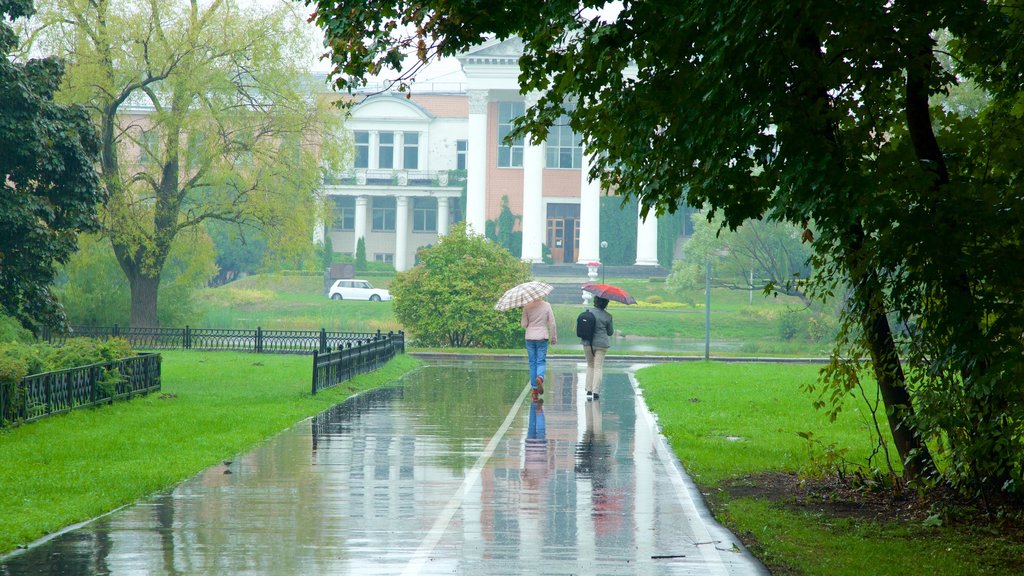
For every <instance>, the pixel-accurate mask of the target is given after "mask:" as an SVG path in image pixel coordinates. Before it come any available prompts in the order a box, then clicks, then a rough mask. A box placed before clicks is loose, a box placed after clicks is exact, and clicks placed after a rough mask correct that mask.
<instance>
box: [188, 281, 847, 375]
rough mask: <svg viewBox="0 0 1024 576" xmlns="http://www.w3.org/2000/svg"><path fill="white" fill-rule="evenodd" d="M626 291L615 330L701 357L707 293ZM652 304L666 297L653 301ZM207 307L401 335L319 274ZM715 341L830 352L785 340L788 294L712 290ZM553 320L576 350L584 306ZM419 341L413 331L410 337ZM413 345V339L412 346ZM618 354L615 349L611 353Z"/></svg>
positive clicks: (247, 287)
mask: <svg viewBox="0 0 1024 576" xmlns="http://www.w3.org/2000/svg"><path fill="white" fill-rule="evenodd" d="M367 279H369V280H370V281H371V282H373V284H374V285H376V286H380V287H387V286H389V285H390V282H391V277H389V276H372V275H371V276H368V277H367ZM609 282H615V283H618V284H621V285H622V286H624V287H626V289H627V290H629V291H630V293H631V294H634V296H635V297H636V298H637V299H638V300H640V302H641V303H640V305H637V306H624V305H620V304H618V303H612V304H611V305H610V306H609V312H611V313H612V315H613V316H614V317H615V329H616V331H617V332H619V333H620V334H621V335H622V336H624V337H625V338H626V339H627V340H628V341H630V342H637V343H639V344H641V345H642V344H643V343H644V342H645V340H647V339H653V338H657V339H668V340H671V341H672V342H673V344H672V347H673V349H675V350H676V353H679V354H686V355H692V354H696V353H703V349H704V332H705V308H704V293H703V290H698V291H691V292H689V293H686V294H681V295H680V294H674V293H673V292H672V290H671V289H670V288H668V287H667V286H666V284H665V283H664V282H650V281H647V280H635V279H623V280H617V279H609ZM649 299H655V300H657V299H661V300H662V302H661V303H658V304H653V303H650V302H648V300H649ZM199 301H200V308H201V309H202V310H203V312H202V315H201V317H200V318H197V319H196V323H195V325H196V326H202V327H211V328H236V329H254V328H256V327H257V326H259V327H262V328H263V329H276V330H317V329H320V328H325V329H327V330H338V331H349V332H367V331H371V332H372V331H377V330H380V331H382V332H389V331H398V330H403V329H404V327H403V326H402V325H401V323H399V322H398V320H397V319H396V318H395V316H394V312H393V308H392V305H391V303H390V302H354V301H340V302H337V301H331V300H328V299H327V298H326V297H325V296H323V280H322V278H319V277H316V276H280V275H273V276H251V277H248V278H243V279H241V280H238V281H235V282H232V283H230V284H227V285H225V286H221V287H219V288H209V289H204V290H202V291H201V292H200V293H199ZM711 308H712V318H711V338H712V351H713V354H715V355H718V356H736V355H746V356H763V355H774V356H812V357H821V356H825V355H827V353H828V351H829V343H828V340H827V339H824V340H822V339H819V338H813V337H811V336H810V335H808V334H804V333H801V334H797V335H795V336H793V337H792V338H789V339H784V338H782V337H781V336H780V333H781V328H782V326H783V322H784V319H785V318H786V317H787V315H790V316H794V317H795V320H794V321H792V322H789V324H788V325H791V326H796V327H799V328H801V329H803V330H804V331H806V326H808V325H809V324H810V323H809V321H808V320H807V316H809V314H808V313H807V312H806V311H804V310H803V307H802V304H801V303H800V302H799V301H798V300H796V299H794V298H787V297H779V298H774V297H772V298H765V297H764V296H763V295H761V294H755V295H754V297H753V303H750V295H749V294H748V293H747V292H741V291H734V290H724V289H723V290H715V291H713V292H712V305H711ZM554 309H555V317H556V319H557V322H558V326H559V328H560V334H561V335H562V345H563V346H570V347H572V348H573V349H578V346H577V344H578V341H576V339H575V336H574V334H573V329H574V326H575V324H576V315H577V314H579V312H580V310H581V306H580V305H568V304H556V305H554ZM411 336H412V337H413V338H415V334H411ZM410 345H411V346H415V342H414V341H413V342H411V343H410ZM616 352H617V351H616V350H615V349H614V347H613V349H612V353H613V354H614V353H616Z"/></svg>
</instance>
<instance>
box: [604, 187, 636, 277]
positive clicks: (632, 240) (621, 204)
mask: <svg viewBox="0 0 1024 576" xmlns="http://www.w3.org/2000/svg"><path fill="white" fill-rule="evenodd" d="M636 210H637V208H636V202H635V201H634V200H630V199H624V198H622V197H621V196H601V216H600V218H601V239H602V240H604V241H605V242H608V247H607V248H602V249H601V262H603V263H604V264H605V265H606V266H628V265H631V264H633V263H634V262H635V261H636V222H637V217H636Z"/></svg>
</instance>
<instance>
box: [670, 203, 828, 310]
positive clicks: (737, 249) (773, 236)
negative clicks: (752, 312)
mask: <svg viewBox="0 0 1024 576" xmlns="http://www.w3.org/2000/svg"><path fill="white" fill-rule="evenodd" d="M693 230H694V231H693V234H692V235H691V236H690V238H689V240H687V241H686V244H684V245H683V259H682V260H681V261H679V262H676V264H675V266H674V267H673V271H672V274H671V275H670V277H669V283H670V284H672V285H673V286H675V287H676V288H677V289H679V290H685V289H690V288H695V287H699V286H704V285H705V282H706V280H705V273H706V272H705V267H706V264H705V263H706V262H708V261H709V260H710V261H711V263H712V270H711V274H712V275H711V284H712V286H717V287H724V288H730V289H733V290H757V291H758V292H760V291H761V290H762V289H764V288H765V287H766V286H769V287H771V289H772V290H775V291H778V292H780V293H782V294H786V295H789V296H797V297H800V298H806V296H805V295H804V285H805V284H806V282H807V280H808V278H809V277H810V274H811V270H810V267H809V265H808V263H809V261H810V258H811V254H812V251H811V246H810V245H809V244H806V243H803V242H801V238H800V232H801V230H800V229H799V228H797V227H795V226H792V225H787V224H779V223H774V222H767V221H764V220H747V221H746V222H744V223H743V224H742V225H741V226H739V227H737V228H736V229H734V230H730V229H729V228H728V227H727V225H726V224H725V221H724V219H723V218H722V216H721V214H719V215H717V216H713V217H711V218H710V220H709V219H708V217H707V215H706V214H703V213H694V214H693ZM751 276H753V282H751Z"/></svg>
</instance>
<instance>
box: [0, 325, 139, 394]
mask: <svg viewBox="0 0 1024 576" xmlns="http://www.w3.org/2000/svg"><path fill="white" fill-rule="evenodd" d="M131 356H134V352H133V351H132V347H131V345H130V344H129V343H128V341H127V340H124V339H123V338H111V339H109V340H94V339H92V338H71V339H70V340H68V341H67V342H66V343H65V344H64V345H63V346H60V347H53V346H50V345H49V344H46V343H41V344H36V343H31V344H23V343H18V342H12V343H7V344H3V343H0V389H2V390H0V392H2V395H3V396H4V397H6V398H7V399H8V401H9V402H10V403H11V404H13V405H17V404H18V402H21V401H22V394H23V390H22V389H21V386H19V384H20V383H21V379H22V378H24V377H26V376H30V375H32V374H41V373H43V372H52V371H54V370H65V369H68V368H77V367H79V366H89V365H91V364H97V363H101V362H110V361H113V360H119V359H121V358H129V357H131ZM120 380H121V376H120V373H119V372H118V371H117V370H107V371H106V372H105V374H104V377H103V379H102V380H101V382H100V383H99V384H100V387H101V388H103V389H104V390H105V391H106V392H107V393H108V394H111V393H113V391H114V388H115V386H116V385H117V383H118V382H119V381H120Z"/></svg>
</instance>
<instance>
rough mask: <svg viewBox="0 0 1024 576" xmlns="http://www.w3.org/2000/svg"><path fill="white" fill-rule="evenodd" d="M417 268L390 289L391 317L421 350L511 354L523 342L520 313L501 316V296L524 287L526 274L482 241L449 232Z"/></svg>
mask: <svg viewBox="0 0 1024 576" xmlns="http://www.w3.org/2000/svg"><path fill="white" fill-rule="evenodd" d="M419 256H420V262H419V264H417V265H416V266H414V267H413V268H411V269H409V270H407V271H406V272H400V273H398V274H397V275H396V276H395V280H394V281H393V282H392V283H391V293H392V295H393V296H394V310H395V317H397V318H398V320H399V321H400V322H401V323H402V324H403V325H404V326H406V327H407V328H408V329H409V330H410V331H411V332H412V333H413V334H414V335H415V338H416V342H417V344H418V345H421V346H450V347H453V348H467V347H490V348H511V347H513V346H516V345H518V344H519V343H520V340H522V328H521V327H520V325H519V320H520V313H521V311H520V310H510V311H507V312H499V311H497V310H495V309H494V304H495V303H496V302H497V301H498V298H500V297H501V295H502V294H503V293H504V292H505V290H507V289H509V288H511V287H513V286H515V285H516V284H519V283H521V282H525V281H526V280H527V279H528V278H529V268H528V267H527V265H526V264H524V263H523V262H520V261H519V260H518V259H517V258H516V257H515V256H513V255H512V254H510V253H509V252H508V250H505V248H503V247H501V246H499V245H497V244H495V243H494V242H490V241H488V240H487V239H486V238H485V237H484V236H482V235H476V234H471V233H469V232H467V231H466V225H465V223H459V224H456V225H454V226H452V228H451V230H450V231H449V232H448V234H445V235H444V236H441V238H440V240H439V241H438V243H437V244H436V245H435V246H432V247H430V248H424V249H422V250H420V254H419Z"/></svg>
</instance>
